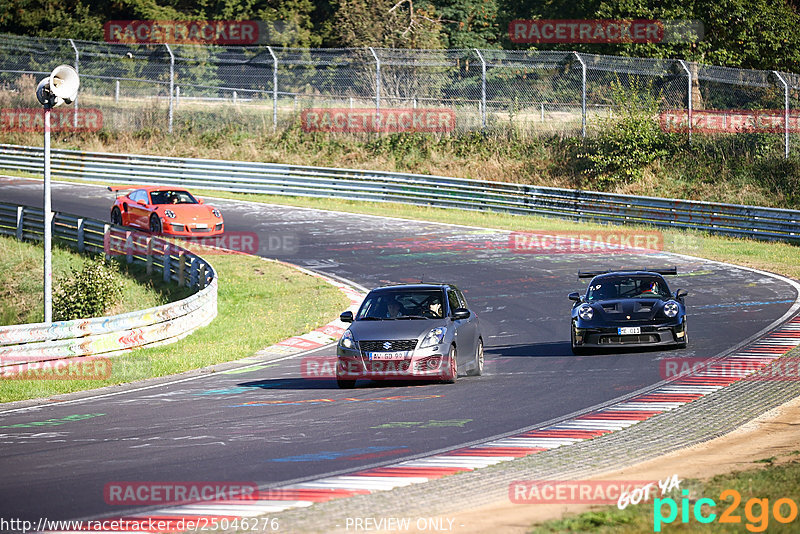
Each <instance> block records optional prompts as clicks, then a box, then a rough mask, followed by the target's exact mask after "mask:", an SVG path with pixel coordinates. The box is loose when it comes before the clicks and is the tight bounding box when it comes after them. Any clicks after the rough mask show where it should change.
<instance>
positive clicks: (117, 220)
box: [111, 206, 125, 226]
mask: <svg viewBox="0 0 800 534" xmlns="http://www.w3.org/2000/svg"><path fill="white" fill-rule="evenodd" d="M111 224H115V225H117V226H125V225H124V224H122V213H120V211H119V208H118V207H116V206H114V209H113V210H111Z"/></svg>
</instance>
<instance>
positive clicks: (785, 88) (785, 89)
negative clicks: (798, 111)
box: [772, 70, 789, 158]
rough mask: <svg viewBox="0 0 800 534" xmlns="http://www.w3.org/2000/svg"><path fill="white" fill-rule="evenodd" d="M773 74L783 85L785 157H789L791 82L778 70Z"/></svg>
mask: <svg viewBox="0 0 800 534" xmlns="http://www.w3.org/2000/svg"><path fill="white" fill-rule="evenodd" d="M772 74H774V75H775V77H776V78H777V79H778V83H780V84H781V85H782V86H783V136H784V138H783V157H784V158H788V157H789V84H788V83H786V80H785V79H784V78H783V76H781V73H780V72H778V71H777V70H773V71H772Z"/></svg>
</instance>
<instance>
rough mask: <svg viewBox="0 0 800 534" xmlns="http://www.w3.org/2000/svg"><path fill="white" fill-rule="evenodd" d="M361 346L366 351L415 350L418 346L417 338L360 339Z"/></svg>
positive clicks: (359, 344)
mask: <svg viewBox="0 0 800 534" xmlns="http://www.w3.org/2000/svg"><path fill="white" fill-rule="evenodd" d="M358 346H359V348H360V349H361V350H362V351H364V352H394V351H400V350H414V349H415V348H416V347H417V340H416V339H387V340H377V341H374V340H368V341H359V342H358Z"/></svg>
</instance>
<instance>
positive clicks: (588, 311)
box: [578, 304, 594, 321]
mask: <svg viewBox="0 0 800 534" xmlns="http://www.w3.org/2000/svg"><path fill="white" fill-rule="evenodd" d="M578 316H579V317H580V318H581V319H584V320H586V321H589V320H591V318H592V317H594V310H593V309H592V307H591V306H588V305H586V304H584V305H583V306H581V307H580V308H578Z"/></svg>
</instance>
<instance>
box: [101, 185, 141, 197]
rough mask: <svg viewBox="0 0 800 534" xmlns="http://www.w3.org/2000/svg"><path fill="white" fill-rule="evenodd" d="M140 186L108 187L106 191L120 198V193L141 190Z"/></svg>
mask: <svg viewBox="0 0 800 534" xmlns="http://www.w3.org/2000/svg"><path fill="white" fill-rule="evenodd" d="M141 188H142V186H141V185H109V186H108V190H109V191H111V192H112V193H116V195H117V196H118V197H119V196H120V191H133V190H134V189H141Z"/></svg>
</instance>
